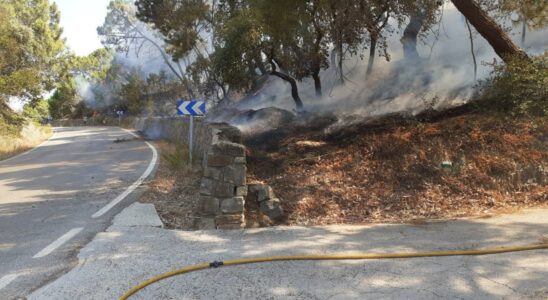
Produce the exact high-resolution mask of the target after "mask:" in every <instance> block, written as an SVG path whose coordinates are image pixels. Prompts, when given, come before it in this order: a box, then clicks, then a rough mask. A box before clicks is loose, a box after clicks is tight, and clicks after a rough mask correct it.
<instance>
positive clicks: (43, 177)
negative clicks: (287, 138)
mask: <svg viewBox="0 0 548 300" xmlns="http://www.w3.org/2000/svg"><path fill="white" fill-rule="evenodd" d="M55 131H56V132H55V134H54V135H53V136H52V138H50V140H48V141H47V142H45V143H43V144H42V145H41V146H40V147H38V148H36V149H34V150H33V151H31V152H29V153H26V154H24V155H20V156H18V157H15V158H12V159H10V160H6V161H0V299H14V298H17V297H26V296H27V295H28V294H30V292H32V291H33V290H36V289H37V288H39V287H41V286H43V285H44V284H46V283H48V282H51V281H52V280H54V279H55V278H57V277H59V276H60V275H62V274H64V273H66V272H67V271H69V270H70V269H71V268H72V267H74V266H75V265H76V263H77V259H76V254H77V253H78V250H79V249H80V248H81V247H82V246H84V245H85V244H86V243H88V242H89V241H90V240H91V239H92V238H93V237H94V236H95V234H96V233H97V232H100V231H104V230H105V229H106V228H107V227H108V226H109V225H110V223H111V220H112V218H113V216H114V215H115V214H117V213H118V212H120V211H121V210H122V209H123V208H124V207H126V206H128V205H129V204H130V203H131V202H132V201H133V200H135V198H136V197H137V196H138V194H139V193H140V190H141V188H140V187H139V186H140V185H139V181H140V180H141V179H143V176H144V175H146V173H150V171H151V170H152V168H153V167H154V160H155V157H156V155H154V154H153V152H154V151H155V150H152V149H151V148H150V147H149V146H148V145H147V144H146V143H145V142H144V141H142V140H139V139H135V138H134V137H133V136H132V135H131V134H130V133H129V132H126V131H123V130H122V129H119V128H115V127H74V128H56V129H55ZM117 140H118V141H117ZM120 140H121V142H120ZM128 188H130V189H129V190H128ZM134 188H135V191H133V192H132V193H128V192H129V191H131V190H133V189H134ZM124 194H128V195H127V197H122V196H124ZM122 198H123V199H122ZM113 200H116V201H119V202H118V203H117V204H116V205H114V206H108V204H109V203H111V201H113ZM105 206H106V208H105ZM92 216H93V217H92Z"/></svg>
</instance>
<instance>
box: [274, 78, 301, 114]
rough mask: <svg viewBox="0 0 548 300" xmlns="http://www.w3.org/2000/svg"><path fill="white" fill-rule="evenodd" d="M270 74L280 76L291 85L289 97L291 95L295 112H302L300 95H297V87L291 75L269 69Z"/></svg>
mask: <svg viewBox="0 0 548 300" xmlns="http://www.w3.org/2000/svg"><path fill="white" fill-rule="evenodd" d="M271 74H272V75H274V76H277V77H280V78H281V79H283V80H285V81H287V82H288V83H289V84H290V85H291V97H293V101H295V106H296V107H297V112H302V111H303V102H302V101H301V97H299V88H298V87H297V81H296V80H295V79H294V78H293V77H291V76H289V75H287V74H284V73H281V72H278V71H271Z"/></svg>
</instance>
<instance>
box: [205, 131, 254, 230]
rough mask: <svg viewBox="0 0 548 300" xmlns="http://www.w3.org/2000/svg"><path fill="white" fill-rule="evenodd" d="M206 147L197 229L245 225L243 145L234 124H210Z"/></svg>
mask: <svg viewBox="0 0 548 300" xmlns="http://www.w3.org/2000/svg"><path fill="white" fill-rule="evenodd" d="M209 126H210V129H211V130H210V134H211V142H210V146H209V147H208V148H207V149H206V153H205V154H204V159H203V169H204V175H203V177H202V181H201V186H200V204H201V214H202V216H201V218H200V221H199V223H198V227H199V228H201V229H214V228H217V229H237V228H243V227H245V217H244V204H245V200H244V199H245V198H244V197H245V196H246V195H247V186H246V171H247V170H246V157H245V151H246V149H245V146H244V145H242V144H241V134H240V131H239V130H238V129H236V128H235V127H232V126H229V125H226V124H211V125H209Z"/></svg>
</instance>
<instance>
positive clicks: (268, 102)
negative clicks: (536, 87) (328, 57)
mask: <svg viewBox="0 0 548 300" xmlns="http://www.w3.org/2000/svg"><path fill="white" fill-rule="evenodd" d="M505 25H509V24H505ZM389 26H393V27H395V26H396V25H395V24H394V22H391V23H389ZM472 30H473V36H474V53H475V55H476V59H477V68H478V69H477V78H476V79H475V78H474V66H473V61H472V54H471V45H470V37H469V32H468V29H467V27H466V23H465V19H464V17H463V16H462V14H461V13H460V12H459V11H458V10H457V9H456V8H455V7H454V6H453V5H452V4H446V5H445V7H444V11H443V15H442V20H441V23H440V24H439V26H437V27H435V28H433V29H432V31H431V32H428V35H427V36H426V38H425V39H423V40H422V41H419V42H418V47H417V50H418V52H419V55H420V56H421V59H419V60H416V61H411V62H410V61H405V60H403V47H402V44H401V42H400V38H401V32H398V31H396V32H395V33H394V34H393V35H392V36H391V37H390V38H389V39H388V50H389V53H390V54H391V58H392V59H391V60H390V62H387V61H385V60H384V59H383V58H380V57H377V58H376V61H375V66H374V70H373V75H372V76H370V77H369V78H367V80H366V75H365V71H366V65H367V59H368V57H365V58H364V59H361V58H360V57H356V56H354V57H347V58H346V61H345V63H344V75H345V77H346V80H345V84H344V85H341V84H340V81H339V75H338V73H337V71H336V70H335V69H334V68H329V69H327V70H324V71H323V72H321V74H320V76H321V79H322V86H323V97H322V98H321V99H317V98H316V97H315V90H314V83H313V81H312V80H311V79H305V80H303V81H302V82H299V83H298V86H299V92H300V96H301V99H302V100H303V102H304V106H305V110H306V111H309V112H316V113H328V112H329V113H331V112H332V113H335V114H336V115H337V116H339V117H340V118H345V117H348V116H350V115H352V116H353V117H356V116H359V118H362V119H363V118H367V117H372V116H379V115H385V114H389V113H396V112H405V113H410V114H416V113H418V112H420V111H422V110H424V109H427V108H434V109H442V108H447V107H452V106H456V105H459V104H463V103H466V102H467V101H469V100H470V98H471V97H472V96H473V94H474V92H475V85H476V84H477V83H478V80H481V79H485V78H487V77H488V76H489V74H490V72H491V70H492V68H491V67H490V65H489V64H491V63H493V62H494V61H497V60H500V59H499V58H498V56H497V55H496V53H495V52H494V51H493V49H492V47H491V46H490V45H489V44H488V43H487V42H486V41H485V40H484V39H483V38H482V37H481V36H480V35H479V34H478V33H477V32H476V31H475V30H474V29H473V27H472ZM520 34H521V32H520V30H519V29H513V30H512V32H511V34H510V36H511V37H512V39H514V41H515V42H516V43H517V44H519V43H520ZM547 34H548V30H542V31H535V32H528V36H527V40H526V44H525V45H524V47H523V48H524V49H525V50H526V51H527V52H528V53H529V54H539V53H541V52H543V51H544V50H545V49H546V46H547V45H548V40H547V39H546V36H547ZM364 53H365V51H364ZM265 107H277V108H281V109H286V110H289V111H295V104H294V102H293V100H292V98H291V95H290V86H289V84H287V83H286V82H285V81H282V80H281V79H278V78H274V77H272V76H271V77H270V78H269V81H268V84H267V85H266V86H265V87H264V88H263V89H262V90H261V91H260V92H259V93H257V95H256V96H254V97H251V98H248V99H245V100H244V101H242V102H240V103H238V104H237V109H238V110H244V111H245V110H249V109H254V110H258V109H262V108H265ZM359 118H358V119H359ZM217 119H224V121H229V122H230V120H231V119H234V120H237V118H233V117H231V116H230V114H227V113H226V112H225V115H222V116H219V117H218V118H217ZM352 119H354V120H355V119H356V118H352ZM232 123H233V124H234V125H236V126H240V127H242V128H244V127H245V128H248V127H249V126H248V124H245V126H244V124H243V123H242V122H232Z"/></svg>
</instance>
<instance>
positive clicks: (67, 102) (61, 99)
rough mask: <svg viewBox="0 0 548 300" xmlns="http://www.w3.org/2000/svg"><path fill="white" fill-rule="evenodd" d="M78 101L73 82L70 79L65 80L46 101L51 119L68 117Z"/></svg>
mask: <svg viewBox="0 0 548 300" xmlns="http://www.w3.org/2000/svg"><path fill="white" fill-rule="evenodd" d="M78 101H79V99H78V96H77V94H76V84H75V82H74V80H73V79H72V78H71V77H67V78H65V79H64V80H62V81H61V82H60V83H59V86H58V87H57V89H56V90H55V92H54V93H53V95H52V96H51V98H50V99H49V100H48V103H49V109H50V112H51V115H52V117H53V118H56V119H61V118H67V117H70V116H71V115H72V113H73V112H74V111H75V109H76V104H77V103H78Z"/></svg>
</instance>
